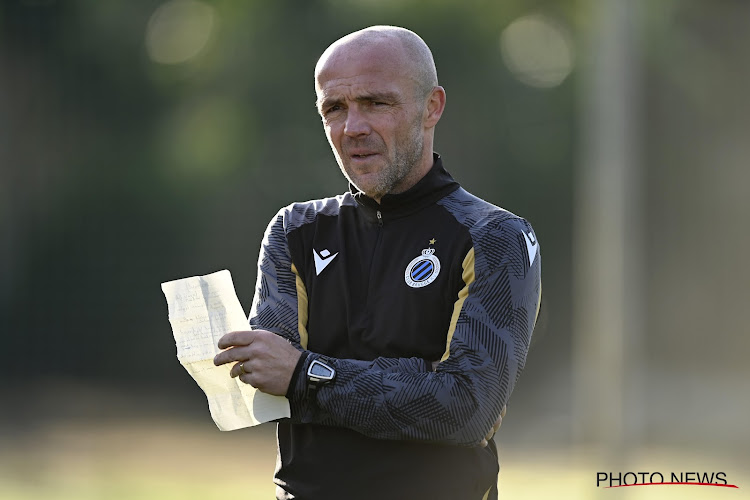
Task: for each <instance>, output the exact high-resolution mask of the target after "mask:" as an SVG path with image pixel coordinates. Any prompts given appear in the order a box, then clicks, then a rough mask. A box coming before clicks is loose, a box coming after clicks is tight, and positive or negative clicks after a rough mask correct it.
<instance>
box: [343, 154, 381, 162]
mask: <svg viewBox="0 0 750 500" xmlns="http://www.w3.org/2000/svg"><path fill="white" fill-rule="evenodd" d="M377 155H378V153H358V154H350V155H349V157H350V158H352V159H353V160H366V159H368V158H372V157H375V156H377Z"/></svg>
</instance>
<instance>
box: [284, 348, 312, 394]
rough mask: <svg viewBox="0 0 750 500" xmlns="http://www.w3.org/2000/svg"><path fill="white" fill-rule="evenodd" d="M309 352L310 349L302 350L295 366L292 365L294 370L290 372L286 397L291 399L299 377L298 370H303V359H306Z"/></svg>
mask: <svg viewBox="0 0 750 500" xmlns="http://www.w3.org/2000/svg"><path fill="white" fill-rule="evenodd" d="M309 354H310V351H302V355H301V356H300V357H299V361H297V366H295V367H294V372H293V373H292V378H291V380H290V381H289V387H287V389H286V398H287V399H292V395H293V394H294V392H295V389H296V387H297V383H298V381H299V378H300V375H299V374H300V372H304V370H303V368H304V366H305V361H306V360H307V357H308V355H309Z"/></svg>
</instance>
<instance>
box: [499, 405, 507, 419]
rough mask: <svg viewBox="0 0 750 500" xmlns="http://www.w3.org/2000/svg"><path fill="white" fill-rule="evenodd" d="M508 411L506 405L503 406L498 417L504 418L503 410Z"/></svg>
mask: <svg viewBox="0 0 750 500" xmlns="http://www.w3.org/2000/svg"><path fill="white" fill-rule="evenodd" d="M506 411H508V405H504V406H503V411H501V412H500V418H501V419H502V418H505V412H506Z"/></svg>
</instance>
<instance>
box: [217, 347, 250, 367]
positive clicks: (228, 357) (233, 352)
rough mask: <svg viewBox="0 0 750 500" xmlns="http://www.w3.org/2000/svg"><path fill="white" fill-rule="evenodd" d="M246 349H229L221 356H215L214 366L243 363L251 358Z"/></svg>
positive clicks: (221, 353)
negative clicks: (233, 362) (236, 362)
mask: <svg viewBox="0 0 750 500" xmlns="http://www.w3.org/2000/svg"><path fill="white" fill-rule="evenodd" d="M244 347H245V346H242V347H233V348H231V349H227V350H226V351H221V352H220V353H219V354H217V355H216V356H214V364H215V365H216V366H219V365H225V364H227V363H231V362H232V361H242V360H245V359H248V357H249V356H248V353H247V350H246V349H245V348H244Z"/></svg>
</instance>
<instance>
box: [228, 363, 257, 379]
mask: <svg viewBox="0 0 750 500" xmlns="http://www.w3.org/2000/svg"><path fill="white" fill-rule="evenodd" d="M251 372H252V370H251V369H250V366H249V365H248V362H247V361H240V362H239V363H235V365H234V366H233V367H232V369H231V370H229V376H230V377H232V378H234V377H239V376H241V375H245V374H248V373H251Z"/></svg>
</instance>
